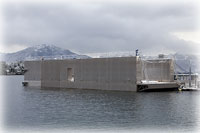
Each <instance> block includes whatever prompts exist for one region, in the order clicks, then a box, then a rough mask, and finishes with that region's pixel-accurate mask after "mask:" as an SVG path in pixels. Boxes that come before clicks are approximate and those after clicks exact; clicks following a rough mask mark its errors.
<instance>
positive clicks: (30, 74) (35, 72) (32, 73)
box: [24, 61, 41, 81]
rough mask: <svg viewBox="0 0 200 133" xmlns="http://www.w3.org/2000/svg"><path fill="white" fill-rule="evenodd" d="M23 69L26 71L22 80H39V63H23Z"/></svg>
mask: <svg viewBox="0 0 200 133" xmlns="http://www.w3.org/2000/svg"><path fill="white" fill-rule="evenodd" d="M24 67H25V68H26V69H27V72H26V73H25V74H24V80H31V81H40V80H41V61H25V62H24Z"/></svg>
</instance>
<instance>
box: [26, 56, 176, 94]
mask: <svg viewBox="0 0 200 133" xmlns="http://www.w3.org/2000/svg"><path fill="white" fill-rule="evenodd" d="M173 64H174V63H173V60H172V59H156V60H141V58H140V57H137V56H136V57H114V58H91V59H67V60H40V61H26V62H25V68H26V69H27V72H26V73H25V75H24V83H25V84H27V85H28V86H40V87H41V88H79V89H99V90H120V91H145V90H148V89H171V90H174V89H178V88H179V85H178V84H177V83H176V82H175V80H174V65H173Z"/></svg>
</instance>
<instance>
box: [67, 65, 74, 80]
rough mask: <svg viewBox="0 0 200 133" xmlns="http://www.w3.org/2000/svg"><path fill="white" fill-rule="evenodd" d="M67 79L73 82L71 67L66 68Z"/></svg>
mask: <svg viewBox="0 0 200 133" xmlns="http://www.w3.org/2000/svg"><path fill="white" fill-rule="evenodd" d="M67 80H68V81H70V82H74V71H73V69H72V68H67Z"/></svg>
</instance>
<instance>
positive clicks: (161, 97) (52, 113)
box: [1, 76, 200, 131]
mask: <svg viewBox="0 0 200 133" xmlns="http://www.w3.org/2000/svg"><path fill="white" fill-rule="evenodd" d="M2 78H3V79H5V87H4V95H5V97H4V98H5V100H4V104H5V112H4V113H5V115H4V116H5V117H4V125H5V127H6V128H7V129H9V128H12V129H13V128H14V129H34V128H38V129H64V128H66V129H69V128H70V129H80V130H81V129H100V130H101V129H103V130H110V129H121V130H132V129H133V130H134V129H166V130H172V131H174V130H180V131H194V130H195V129H197V127H198V124H199V116H198V111H199V110H198V107H199V105H198V100H197V99H198V97H199V96H200V93H199V92H146V93H136V92H119V91H97V90H80V89H39V88H31V87H28V88H24V87H22V85H21V82H22V80H23V77H22V76H7V77H1V79H2Z"/></svg>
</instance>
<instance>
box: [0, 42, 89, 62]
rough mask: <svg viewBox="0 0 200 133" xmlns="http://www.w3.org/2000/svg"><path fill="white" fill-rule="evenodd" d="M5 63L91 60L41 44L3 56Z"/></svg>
mask: <svg viewBox="0 0 200 133" xmlns="http://www.w3.org/2000/svg"><path fill="white" fill-rule="evenodd" d="M1 56H2V59H1V60H3V61H6V62H17V61H25V60H40V59H41V58H44V59H72V58H76V59H77V58H78V59H80V58H89V56H86V55H79V54H76V53H73V52H71V51H69V50H66V49H62V48H59V47H56V46H54V45H47V44H41V45H36V46H33V47H28V48H26V49H24V50H21V51H18V52H15V53H6V54H2V55H1Z"/></svg>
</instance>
